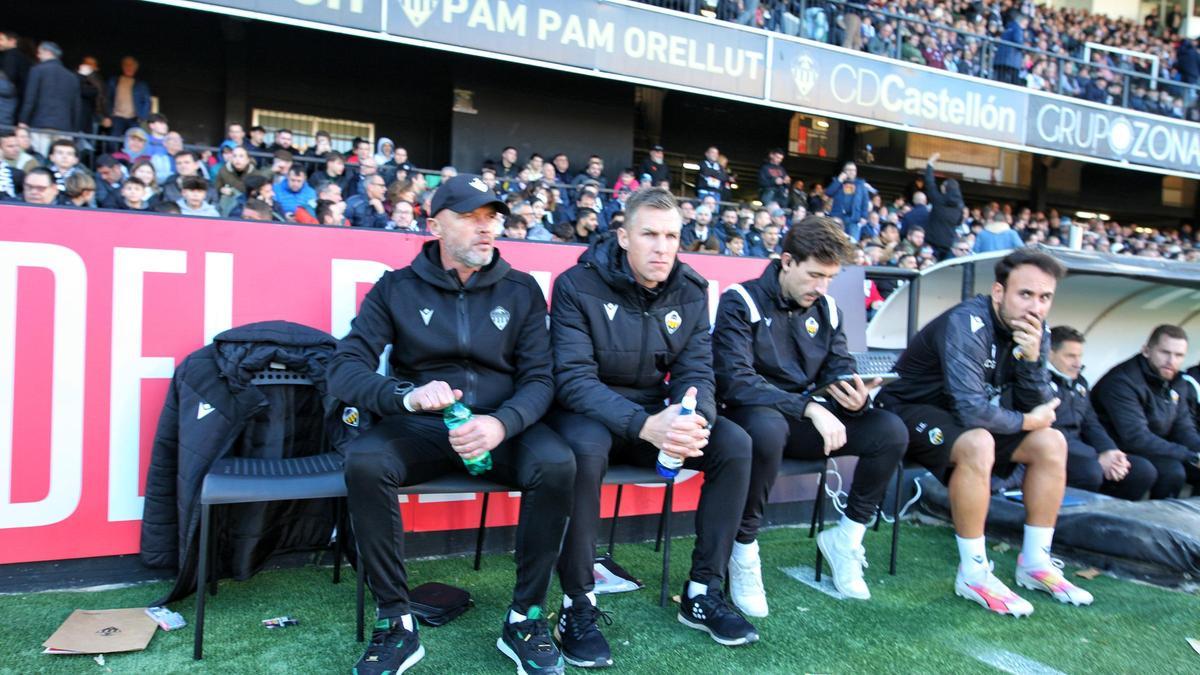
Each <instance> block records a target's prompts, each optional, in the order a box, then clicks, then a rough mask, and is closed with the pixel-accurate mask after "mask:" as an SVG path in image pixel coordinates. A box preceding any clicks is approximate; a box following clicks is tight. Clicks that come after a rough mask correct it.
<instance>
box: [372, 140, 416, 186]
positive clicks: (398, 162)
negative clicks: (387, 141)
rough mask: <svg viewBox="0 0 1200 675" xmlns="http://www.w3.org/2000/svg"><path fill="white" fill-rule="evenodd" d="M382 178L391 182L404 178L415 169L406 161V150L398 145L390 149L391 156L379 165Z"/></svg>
mask: <svg viewBox="0 0 1200 675" xmlns="http://www.w3.org/2000/svg"><path fill="white" fill-rule="evenodd" d="M379 170H380V173H381V174H382V175H383V178H384V180H386V181H387V182H388V183H391V182H393V181H396V180H406V179H408V177H409V176H410V175H411V174H412V173H413V171H414V170H415V169H414V168H413V165H412V164H410V163H409V161H408V150H407V149H406V148H403V147H401V146H399V145H397V146H396V148H395V149H394V150H392V158H391V159H390V160H389V161H388V162H387V163H386V164H382V165H380V167H379Z"/></svg>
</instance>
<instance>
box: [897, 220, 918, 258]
mask: <svg viewBox="0 0 1200 675" xmlns="http://www.w3.org/2000/svg"><path fill="white" fill-rule="evenodd" d="M924 246H925V228H923V227H921V226H919V225H914V226H912V227H910V228H908V234H906V235H905V236H904V241H902V242H900V244H899V245H898V246H897V247H896V251H897V252H898V253H900V255H911V256H918V255H920V254H921V248H922V247H924Z"/></svg>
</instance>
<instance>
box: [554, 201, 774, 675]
mask: <svg viewBox="0 0 1200 675" xmlns="http://www.w3.org/2000/svg"><path fill="white" fill-rule="evenodd" d="M627 207H628V210H627V211H626V212H625V213H626V221H625V224H624V226H623V227H621V228H619V229H617V230H616V231H615V232H614V233H611V234H607V235H606V236H604V237H601V238H600V239H599V240H597V241H596V242H595V243H593V244H592V245H591V246H590V247H589V248H588V250H587V251H585V252H584V253H583V255H582V256H580V258H579V264H577V265H575V266H574V267H572V268H571V269H569V270H567V271H566V272H563V273H562V274H560V275H559V276H558V278H557V279H556V280H555V282H554V293H553V300H552V305H551V306H552V307H553V308H554V311H553V312H552V313H551V317H550V318H551V323H550V327H551V335H552V338H553V340H554V375H555V382H556V383H557V385H558V394H557V407H556V409H555V410H554V411H553V412H552V413H551V414H550V415H549V416H548V417H547V424H549V425H550V426H551V427H552V428H554V429H556V430H558V431H559V433H560V434H561V435H562V436H563V437H564V438H566V439H567V442H568V443H570V445H571V449H572V450H573V451H574V453H575V463H576V475H575V485H574V490H573V493H574V496H575V507H574V510H573V511H572V512H571V519H570V526H569V528H568V530H567V535H566V539H565V540H564V542H563V547H562V555H561V556H560V557H559V562H558V575H559V580H560V581H561V584H562V588H563V593H564V596H563V608H562V611H561V612H560V613H559V622H558V626H557V627H556V629H555V636H556V637H557V638H558V639H559V643H560V644H561V646H562V649H563V657H564V658H565V659H566V660H567V662H568V663H571V664H573V665H576V666H581V667H595V666H608V665H612V652H611V649H610V648H609V646H608V642H607V641H606V640H605V639H604V636H603V635H602V634H601V633H600V629H599V627H598V626H597V624H596V621H597V618H598V617H599V616H600V610H599V609H598V608H597V606H596V595H595V593H594V592H593V588H594V586H595V579H594V577H593V576H592V563H593V560H594V559H595V555H596V536H597V529H598V527H599V521H600V486H601V483H602V482H603V480H604V474H605V472H606V471H607V467H608V465H609V464H610V463H617V462H629V463H633V464H637V465H639V466H646V467H649V466H653V465H654V464H655V456H656V455H659V453H662V455H661V456H665V457H666V458H667V459H666V461H667V462H670V463H671V464H674V465H677V466H678V465H679V464H682V466H683V467H684V468H687V469H694V470H698V471H703V472H704V485H703V487H702V488H701V495H700V504H699V507H698V509H697V511H696V521H695V522H696V545H695V548H694V549H693V554H692V568H691V572H690V573H689V575H688V582H687V584H686V585H685V586H684V588H683V592H682V593H681V595H680V597H681V599H682V604H681V605H680V610H679V616H678V618H679V621H680V622H681V623H683V624H684V625H686V626H688V627H691V628H695V629H698V630H701V631H704V632H707V633H708V634H709V635H710V636H712V638H713V639H714V640H716V641H717V642H719V643H721V644H724V645H731V646H732V645H741V644H748V643H751V642H755V641H757V640H758V633H757V632H756V631H755V630H754V627H753V626H751V625H750V624H749V622H747V621H746V620H745V619H743V618H742V617H741V615H739V614H738V613H737V612H735V611H734V610H733V609H732V608H730V606H729V605H728V604H727V602H726V600H725V598H724V594H723V592H722V589H721V587H722V582H723V581H724V578H725V572H726V567H727V565H728V562H729V554H730V551H731V550H732V548H733V537H734V533H735V531H736V530H737V522H738V520H739V514H738V513H737V510H736V509H732V508H730V505H731V504H742V503H744V502H745V498H746V486H747V483H748V481H749V478H750V439H749V437H748V436H746V433H745V432H744V431H742V429H741V428H740V427H738V426H737V425H736V424H734V423H732V422H730V421H729V420H727V419H724V418H722V417H718V416H717V406H716V400H715V398H714V381H713V371H712V344H711V339H710V336H709V320H708V300H707V294H708V282H707V281H706V280H705V279H704V278H703V277H701V276H700V275H699V274H698V273H696V272H695V271H694V270H692V268H691V267H689V266H688V265H686V264H685V263H683V262H682V261H680V260H679V259H678V255H677V254H678V251H679V237H680V229H681V227H682V218H681V216H680V214H679V207H678V204H677V203H676V201H675V198H674V197H673V196H672V195H671V193H670V192H668V191H667V190H664V189H662V188H649V189H645V190H641V191H639V192H637V193H635V194H634V195H633V196H632V197H630V199H629V203H628V204H627ZM667 373H670V378H669V383H668V381H667V378H666V377H665V376H666V374H667ZM688 398H690V399H693V400H695V401H696V404H695V410H694V411H690V412H689V413H687V414H684V413H683V412H682V409H681V402H682V401H683V400H684V399H688ZM666 400H669V401H670V402H671V404H670V405H667V406H664V401H666Z"/></svg>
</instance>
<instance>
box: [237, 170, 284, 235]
mask: <svg viewBox="0 0 1200 675" xmlns="http://www.w3.org/2000/svg"><path fill="white" fill-rule="evenodd" d="M252 199H257V200H258V201H260V202H262V203H264V204H266V205H267V206H269V207H271V219H272V220H274V221H276V222H279V223H286V222H288V217H287V215H285V214H284V212H283V208H282V207H281V206H280V205H279V203H278V202H276V201H275V185H274V184H273V183H271V179H270V177H268V176H265V175H263V174H261V173H252V174H250V175H249V176H246V194H245V195H239V196H238V202H239V203H238V204H237V205H236V206H234V207H233V208H232V209H230V211H229V213H228V214H227V215H228V216H229V217H230V218H240V217H241V209H243V208H245V205H246V202H248V201H250V200H252Z"/></svg>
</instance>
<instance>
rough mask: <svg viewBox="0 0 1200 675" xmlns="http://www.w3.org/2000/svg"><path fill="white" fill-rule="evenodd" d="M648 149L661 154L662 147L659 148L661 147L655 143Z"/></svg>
mask: <svg viewBox="0 0 1200 675" xmlns="http://www.w3.org/2000/svg"><path fill="white" fill-rule="evenodd" d="M650 149H651V150H657V151H658V152H662V151H663V146H661V145H658V144H657V143H656V144H654V145H652V146H650Z"/></svg>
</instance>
